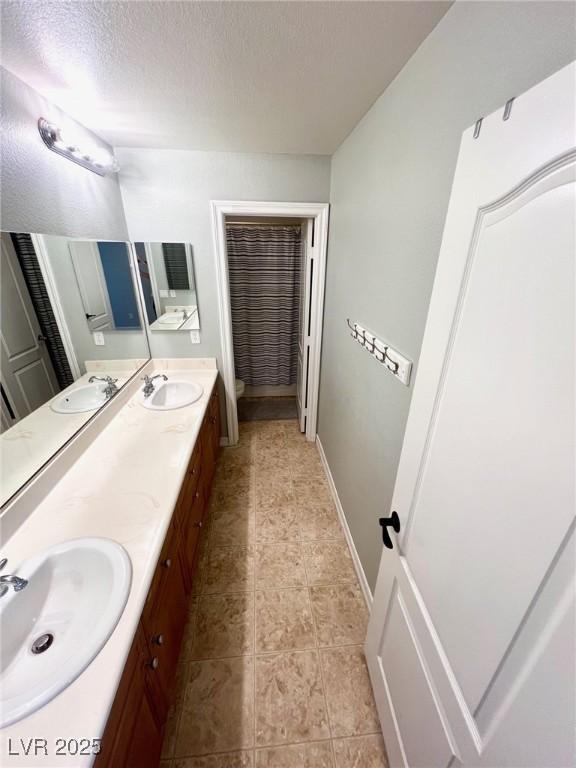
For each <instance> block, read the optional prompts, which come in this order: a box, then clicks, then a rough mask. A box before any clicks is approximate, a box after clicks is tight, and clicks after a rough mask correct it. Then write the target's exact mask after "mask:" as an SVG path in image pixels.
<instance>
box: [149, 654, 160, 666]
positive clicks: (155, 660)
mask: <svg viewBox="0 0 576 768" xmlns="http://www.w3.org/2000/svg"><path fill="white" fill-rule="evenodd" d="M159 664H160V662H159V661H158V656H154V657H153V658H152V659H150V661H149V662H148V666H149V667H150V669H158V665H159Z"/></svg>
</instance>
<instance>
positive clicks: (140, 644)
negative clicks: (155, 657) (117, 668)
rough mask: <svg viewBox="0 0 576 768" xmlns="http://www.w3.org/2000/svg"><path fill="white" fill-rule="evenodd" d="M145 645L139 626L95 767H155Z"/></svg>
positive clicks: (157, 741) (156, 741) (157, 747)
mask: <svg viewBox="0 0 576 768" xmlns="http://www.w3.org/2000/svg"><path fill="white" fill-rule="evenodd" d="M146 661H147V649H146V640H145V637H144V632H143V629H142V627H139V628H138V630H137V633H136V637H135V638H134V642H133V644H132V649H131V651H130V654H129V656H128V660H127V661H126V665H125V667H124V674H123V675H122V679H121V681H120V685H119V687H118V691H117V693H116V698H115V699H114V704H113V705H112V710H111V712H110V717H109V718H108V723H107V725H106V730H105V731H104V736H103V737H102V750H101V752H100V754H99V755H98V756H97V758H96V760H95V763H94V765H95V766H96V768H148V766H149V767H150V768H157V765H158V760H159V759H160V751H161V749H162V735H161V731H160V729H159V728H158V725H157V723H156V721H155V720H154V717H153V709H152V706H151V703H150V695H149V690H148V686H147V682H146V676H147V673H148V669H147V667H146Z"/></svg>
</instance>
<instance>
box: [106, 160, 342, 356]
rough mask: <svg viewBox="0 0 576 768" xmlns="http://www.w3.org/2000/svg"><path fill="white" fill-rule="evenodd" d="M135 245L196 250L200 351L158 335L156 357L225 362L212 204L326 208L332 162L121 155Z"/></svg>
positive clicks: (183, 338)
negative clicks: (264, 202)
mask: <svg viewBox="0 0 576 768" xmlns="http://www.w3.org/2000/svg"><path fill="white" fill-rule="evenodd" d="M116 155H117V157H118V159H119V161H120V164H121V166H122V170H121V175H120V186H121V189H122V197H123V201H124V209H125V211H126V220H127V222H128V231H129V234H130V239H131V240H134V241H136V240H143V241H149V242H157V241H163V240H166V241H169V242H170V241H171V242H188V243H192V247H193V252H194V273H195V278H196V295H197V298H198V312H199V314H200V327H201V330H200V337H201V343H200V344H196V345H192V343H191V341H190V334H189V333H187V332H178V331H164V332H162V331H153V332H152V333H151V334H150V337H151V341H150V344H151V352H152V357H217V358H218V360H219V362H221V357H220V328H219V323H218V307H217V292H216V263H215V255H214V248H213V243H212V220H211V211H210V201H211V200H268V201H291V202H294V201H296V202H328V197H329V192H330V158H329V157H327V156H318V155H267V154H243V153H232V152H190V151H180V150H152V149H128V148H117V149H116Z"/></svg>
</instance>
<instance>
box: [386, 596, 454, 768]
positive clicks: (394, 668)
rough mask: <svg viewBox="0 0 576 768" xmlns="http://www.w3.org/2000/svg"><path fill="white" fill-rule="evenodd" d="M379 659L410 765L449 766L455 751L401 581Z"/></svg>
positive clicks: (424, 766)
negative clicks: (405, 599)
mask: <svg viewBox="0 0 576 768" xmlns="http://www.w3.org/2000/svg"><path fill="white" fill-rule="evenodd" d="M379 656H380V662H381V664H382V667H383V669H384V670H387V673H386V684H387V689H388V690H387V693H388V696H389V698H390V700H391V702H393V707H394V714H395V717H396V720H397V722H398V724H399V727H400V729H401V732H402V734H403V737H404V745H403V746H404V748H405V750H406V756H405V759H406V762H407V763H408V765H410V766H413V767H414V768H416V767H417V766H418V767H419V768H420V767H422V768H426V766H429V765H448V763H449V762H450V759H451V758H452V757H453V755H454V750H453V748H452V746H451V743H450V736H449V733H448V731H447V725H446V722H445V719H444V715H443V712H442V709H441V704H440V702H439V700H438V698H437V696H436V693H435V691H434V688H433V685H432V681H431V679H430V675H429V673H428V670H427V668H426V662H425V659H424V658H423V656H422V652H421V650H420V648H419V646H418V640H417V637H416V633H415V631H414V628H413V626H412V622H411V619H410V614H409V611H408V610H407V608H406V605H405V603H404V600H403V597H402V591H401V588H400V587H399V585H398V582H396V583H395V584H394V587H393V593H392V596H391V600H390V607H389V612H388V617H387V621H386V626H385V628H384V632H383V634H382V641H381V647H380V653H379ZM423 729H424V730H425V731H426V732H425V733H423V732H422V731H423Z"/></svg>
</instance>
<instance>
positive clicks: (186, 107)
mask: <svg viewBox="0 0 576 768" xmlns="http://www.w3.org/2000/svg"><path fill="white" fill-rule="evenodd" d="M449 6H450V3H449V2H430V1H429V0H425V1H424V2H416V1H412V2H312V1H310V0H309V1H308V2H194V1H192V0H191V1H189V2H147V1H136V2H120V1H119V0H115V1H114V2H94V1H92V0H72V1H69V0H61V1H59V2H56V1H55V0H14V1H13V0H2V2H1V12H2V22H3V23H2V60H3V64H4V66H5V67H6V68H7V69H9V70H11V71H12V72H14V74H16V75H18V76H19V77H20V78H21V79H22V80H24V81H26V82H27V83H29V84H30V85H31V86H32V87H34V88H35V89H36V90H38V91H39V92H40V93H41V94H43V95H44V96H46V97H47V98H49V99H50V100H51V101H53V102H54V103H55V104H57V105H58V106H60V107H61V108H62V109H64V110H65V111H67V112H68V113H69V114H71V115H72V116H73V117H75V118H76V119H78V120H80V121H81V122H82V123H84V124H85V125H87V126H88V127H90V128H91V129H92V130H94V131H96V132H97V133H99V134H100V135H101V136H103V137H104V138H105V139H107V140H108V141H109V142H110V143H112V144H114V145H115V146H130V147H156V148H172V149H173V148H176V149H202V150H229V151H242V152H295V153H320V154H331V153H332V152H333V151H334V150H335V149H336V148H337V146H338V145H339V144H340V143H341V142H342V140H343V139H344V138H345V137H346V135H347V134H348V133H349V132H350V131H351V130H352V128H353V127H354V125H355V124H356V123H357V122H358V120H359V119H360V118H361V117H362V115H363V114H364V113H365V112H366V111H367V110H368V109H369V107H370V105H371V104H372V103H373V102H374V101H375V99H376V98H377V97H378V96H379V95H380V94H381V93H382V91H383V90H384V89H385V88H386V87H387V85H388V84H389V83H390V82H391V81H392V79H393V78H394V77H395V75H396V74H397V73H398V72H399V71H400V69H401V68H402V66H403V65H404V64H405V63H406V61H407V60H408V58H409V57H410V56H411V55H412V53H413V52H414V51H415V50H416V48H417V47H418V46H419V45H420V43H421V42H422V41H423V40H424V38H425V37H426V36H427V35H428V34H429V33H430V31H431V30H432V29H433V27H434V26H435V25H436V24H437V23H438V21H439V20H440V18H441V17H442V16H443V15H444V13H445V12H446V11H447V9H448V8H449Z"/></svg>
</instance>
